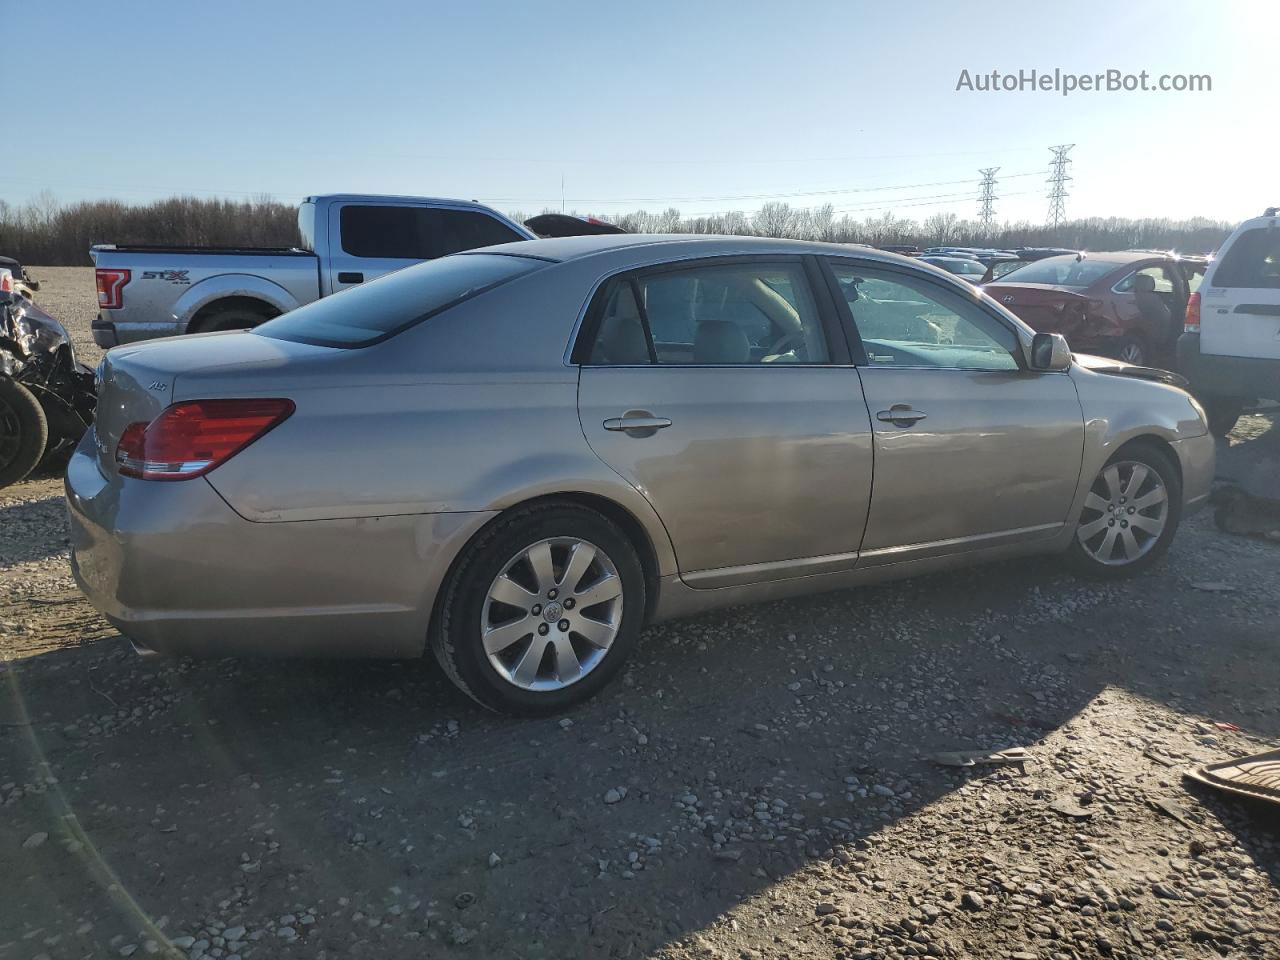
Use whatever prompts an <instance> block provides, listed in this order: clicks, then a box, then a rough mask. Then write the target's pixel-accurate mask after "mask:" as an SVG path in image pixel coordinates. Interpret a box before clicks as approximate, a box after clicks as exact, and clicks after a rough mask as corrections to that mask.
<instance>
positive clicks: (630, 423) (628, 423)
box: [604, 416, 671, 433]
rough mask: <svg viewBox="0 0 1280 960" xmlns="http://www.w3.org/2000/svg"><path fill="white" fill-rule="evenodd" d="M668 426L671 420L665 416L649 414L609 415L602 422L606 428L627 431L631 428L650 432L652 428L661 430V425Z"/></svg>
mask: <svg viewBox="0 0 1280 960" xmlns="http://www.w3.org/2000/svg"><path fill="white" fill-rule="evenodd" d="M669 426H671V421H670V420H668V419H667V418H666V417H650V416H643V417H640V416H635V417H633V416H625V417H611V418H610V419H608V420H606V421H605V422H604V428H605V429H606V430H624V431H626V432H628V433H630V432H631V431H632V430H645V431H648V432H650V433H652V432H653V431H654V430H661V429H662V428H663V427H669Z"/></svg>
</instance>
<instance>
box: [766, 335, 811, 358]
mask: <svg viewBox="0 0 1280 960" xmlns="http://www.w3.org/2000/svg"><path fill="white" fill-rule="evenodd" d="M792 340H796V341H798V343H797V346H804V331H803V330H792V331H790V332H789V333H784V334H783V335H782V336H781V337H779V338H778V341H777V342H776V343H775V344H774V345H773V346H772V347H770V348H769V352H768V353H767V354H765V356H767V357H776V356H778V355H779V354H781V353H784V352H785V351H784V350H783V349H782V348H783V347H785V346H786V345H787V344H788V343H790V342H791V341H792Z"/></svg>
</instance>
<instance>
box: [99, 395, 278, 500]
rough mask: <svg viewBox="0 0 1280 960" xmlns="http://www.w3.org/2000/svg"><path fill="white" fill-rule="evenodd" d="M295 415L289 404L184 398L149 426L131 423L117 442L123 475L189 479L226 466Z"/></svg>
mask: <svg viewBox="0 0 1280 960" xmlns="http://www.w3.org/2000/svg"><path fill="white" fill-rule="evenodd" d="M293 411H294V405H293V401H292V400H285V399H282V398H279V399H252V400H250V399H245V400H186V401H183V402H182V403H175V404H173V406H171V407H166V408H165V409H164V410H163V411H162V412H161V414H160V416H158V417H156V418H155V419H154V420H152V421H151V422H150V423H142V422H138V423H131V424H129V426H127V427H126V428H125V429H124V432H123V433H122V434H121V435H120V442H119V443H118V444H116V465H117V467H118V469H119V470H120V472H121V473H122V474H124V475H125V476H126V477H139V478H141V479H143V480H189V479H190V478H192V477H198V476H201V475H203V474H206V473H208V472H209V471H210V470H212V469H213V468H214V467H216V466H218V465H219V464H222V463H226V462H227V461H228V460H230V459H231V458H232V457H234V456H235V455H236V454H237V453H239V452H240V451H241V450H243V449H244V448H245V447H247V446H249V444H251V443H253V442H254V441H255V440H257V439H259V438H260V437H261V436H262V435H263V434H264V433H266V432H267V431H268V430H271V429H273V428H274V427H277V426H279V425H280V424H281V423H283V422H284V421H285V420H287V419H288V418H289V415H290V414H292V413H293Z"/></svg>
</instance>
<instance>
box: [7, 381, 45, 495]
mask: <svg viewBox="0 0 1280 960" xmlns="http://www.w3.org/2000/svg"><path fill="white" fill-rule="evenodd" d="M48 442H49V423H48V421H47V420H46V419H45V416H44V410H43V408H41V406H40V401H39V400H37V399H36V397H35V394H33V393H32V392H31V391H30V390H28V389H27V388H26V387H24V386H23V385H22V384H20V383H18V382H17V381H16V380H11V379H10V378H9V377H4V376H0V487H7V486H8V485H9V484H11V483H17V482H18V481H19V480H21V479H22V478H23V477H25V476H26V475H27V474H28V473H30V472H31V471H32V469H33V468H34V467H35V465H36V464H37V463H39V462H40V458H41V457H42V456H44V448H45V445H46V444H47V443H48Z"/></svg>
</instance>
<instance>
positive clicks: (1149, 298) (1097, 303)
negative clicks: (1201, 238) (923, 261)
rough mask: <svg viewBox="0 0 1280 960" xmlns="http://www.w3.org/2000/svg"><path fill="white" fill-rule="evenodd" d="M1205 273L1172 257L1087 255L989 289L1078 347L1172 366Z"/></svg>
mask: <svg viewBox="0 0 1280 960" xmlns="http://www.w3.org/2000/svg"><path fill="white" fill-rule="evenodd" d="M1204 268H1205V264H1204V261H1203V260H1200V259H1188V258H1182V257H1177V256H1173V255H1170V254H1158V253H1144V252H1125V253H1080V254H1070V255H1067V256H1060V257H1047V258H1046V259H1044V260H1038V261H1036V262H1035V263H1029V264H1027V265H1026V266H1024V267H1019V268H1018V269H1017V270H1014V271H1012V272H1010V273H1007V274H1005V275H1004V276H1003V277H1001V278H1000V280H999V282H997V283H988V284H986V285H984V286H983V287H982V290H983V292H985V293H986V294H988V295H989V296H991V297H992V298H994V299H995V301H996V302H997V303H999V304H1001V305H1003V306H1004V307H1006V308H1007V309H1009V310H1012V311H1013V312H1014V313H1016V314H1017V315H1018V316H1019V317H1021V318H1022V319H1023V320H1025V321H1026V322H1027V323H1028V324H1029V325H1030V326H1031V327H1033V328H1034V329H1035V330H1037V331H1040V332H1044V333H1061V334H1062V335H1063V336H1064V337H1066V338H1067V342H1068V343H1069V344H1070V345H1071V349H1072V350H1075V351H1077V352H1080V353H1096V354H1101V355H1103V356H1108V357H1114V358H1116V359H1117V360H1123V361H1125V362H1126V363H1134V364H1140V365H1166V366H1167V365H1170V364H1172V363H1173V358H1174V345H1175V344H1176V343H1177V340H1178V337H1179V335H1180V334H1181V333H1182V321H1183V317H1184V316H1185V314H1186V309H1187V299H1188V297H1190V295H1191V294H1192V293H1194V292H1195V290H1196V288H1197V287H1199V285H1200V279H1201V277H1203V275H1204Z"/></svg>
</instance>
